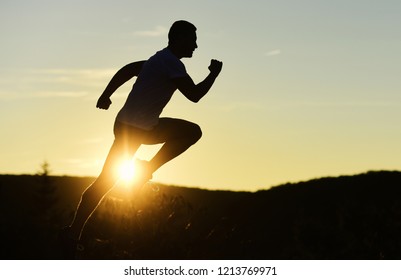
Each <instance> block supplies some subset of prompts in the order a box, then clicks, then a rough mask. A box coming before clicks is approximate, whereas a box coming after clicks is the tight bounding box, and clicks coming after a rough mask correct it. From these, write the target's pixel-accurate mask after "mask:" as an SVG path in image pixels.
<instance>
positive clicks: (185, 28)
mask: <svg viewBox="0 0 401 280" xmlns="http://www.w3.org/2000/svg"><path fill="white" fill-rule="evenodd" d="M196 39H197V37H196V27H195V25H193V24H192V23H190V22H188V21H185V20H179V21H176V22H174V23H173V25H172V26H171V27H170V31H169V32H168V46H169V48H170V49H171V50H172V51H173V52H174V53H175V54H176V55H177V56H178V57H179V58H182V57H192V53H193V52H194V50H195V49H196V48H197V47H198V45H197V44H196Z"/></svg>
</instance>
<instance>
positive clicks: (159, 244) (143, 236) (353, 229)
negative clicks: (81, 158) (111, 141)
mask: <svg viewBox="0 0 401 280" xmlns="http://www.w3.org/2000/svg"><path fill="white" fill-rule="evenodd" d="M92 180H93V178H75V177H52V176H29V175H20V176H15V175H2V176H0V245H1V247H0V258H1V259H59V258H60V252H59V249H58V246H57V232H58V230H59V229H60V228H61V227H62V226H63V225H64V224H66V223H67V222H68V221H69V220H70V219H71V218H72V213H73V209H74V208H75V206H76V204H77V203H78V200H79V196H80V193H81V191H82V190H83V189H84V188H85V187H86V186H87V185H88V184H89V183H90V182H91V181H92ZM83 242H84V244H85V247H86V249H85V251H84V252H83V253H82V254H81V256H80V258H82V259H401V172H388V171H381V172H368V173H365V174H360V175H355V176H342V177H336V178H322V179H316V180H311V181H308V182H301V183H297V184H286V185H282V186H278V187H274V188H272V189H269V190H266V191H259V192H256V193H248V192H228V191H207V190H201V189H194V188H182V187H172V186H163V185H158V190H157V189H156V190H153V189H152V188H151V187H147V188H144V189H143V190H141V191H131V192H128V191H124V190H121V189H118V188H117V189H116V190H115V191H114V192H113V193H111V194H110V195H109V196H108V197H107V198H106V199H105V200H104V201H103V203H102V204H101V206H100V208H99V211H97V212H96V214H95V215H93V217H92V218H91V219H90V221H89V222H88V225H87V227H86V229H85V232H84V234H83Z"/></svg>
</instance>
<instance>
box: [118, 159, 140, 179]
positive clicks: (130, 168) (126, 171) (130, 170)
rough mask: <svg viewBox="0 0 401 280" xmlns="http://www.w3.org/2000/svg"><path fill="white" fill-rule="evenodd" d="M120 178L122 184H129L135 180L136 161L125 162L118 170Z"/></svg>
mask: <svg viewBox="0 0 401 280" xmlns="http://www.w3.org/2000/svg"><path fill="white" fill-rule="evenodd" d="M118 174H119V178H120V180H121V181H122V182H124V183H126V184H129V183H132V182H133V181H134V180H135V176H136V167H135V161H134V160H125V161H123V162H122V163H121V164H120V166H119V168H118Z"/></svg>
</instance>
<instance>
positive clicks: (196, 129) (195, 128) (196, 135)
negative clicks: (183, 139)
mask: <svg viewBox="0 0 401 280" xmlns="http://www.w3.org/2000/svg"><path fill="white" fill-rule="evenodd" d="M201 137H202V129H201V128H200V126H199V125H197V124H195V123H194V124H192V128H191V140H192V141H193V144H195V143H196V142H198V140H199V139H200V138H201Z"/></svg>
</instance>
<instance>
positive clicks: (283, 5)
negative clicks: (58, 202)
mask: <svg viewBox="0 0 401 280" xmlns="http://www.w3.org/2000/svg"><path fill="white" fill-rule="evenodd" d="M400 14H401V2H399V1H389V0H384V1H343V0H341V1H316V0H315V1H295V0H293V1H266V0H265V1H143V2H141V1H94V0H93V1H82V0H80V1H75V0H73V1H18V0H17V1H9V0H6V1H2V3H1V4H0V32H1V34H2V38H1V47H0V49H1V52H0V61H1V64H0V99H1V103H0V104H1V105H0V110H1V114H2V118H1V120H0V127H1V128H2V131H3V132H2V137H1V139H0V153H1V155H2V156H1V158H0V172H1V173H34V172H35V171H36V170H37V169H38V168H39V164H40V163H41V162H42V161H43V160H44V159H47V160H48V161H49V162H50V164H51V167H52V170H53V171H54V173H56V174H71V175H97V174H98V172H99V171H100V169H101V166H102V163H103V160H104V158H105V156H106V154H107V152H108V149H109V146H110V145H111V142H112V137H113V135H112V125H113V121H114V117H115V115H116V113H117V112H118V110H119V109H120V107H121V106H122V104H123V102H124V100H125V97H126V96H127V94H128V92H129V90H130V87H131V85H132V82H133V81H131V83H129V84H128V85H127V86H125V87H123V88H122V89H121V90H119V91H118V92H116V93H115V96H113V98H112V100H113V105H112V107H111V108H110V110H109V111H100V110H97V109H96V108H95V103H96V99H97V98H98V96H99V95H100V94H101V93H102V91H103V89H104V87H105V86H106V85H107V83H108V81H109V80H110V78H111V77H112V75H113V74H114V73H115V71H117V70H118V69H119V68H120V67H122V66H124V65H125V64H127V63H129V62H132V61H135V60H143V59H146V58H148V57H149V56H151V55H152V54H153V53H155V52H156V51H157V50H159V49H161V48H163V47H164V46H166V42H167V39H166V37H167V31H168V28H169V27H170V25H171V24H172V23H173V22H174V21H175V20H178V19H186V20H189V21H191V22H193V23H194V24H195V25H196V26H197V27H198V45H199V49H198V50H196V51H195V54H194V57H193V58H192V59H184V60H183V62H184V64H185V65H186V66H187V70H188V72H189V73H190V74H191V76H192V77H193V79H194V80H195V81H197V82H199V81H201V80H202V79H203V78H204V77H205V76H206V75H207V72H208V70H207V66H208V65H209V62H210V59H212V58H216V59H219V60H222V61H223V62H224V68H223V71H222V73H221V76H220V77H219V79H218V80H217V82H216V84H215V86H214V88H212V90H211V92H210V93H209V95H208V96H206V97H205V98H204V99H203V100H202V101H201V102H200V103H198V104H192V103H190V102H189V101H186V100H185V98H183V97H182V96H181V94H180V93H179V92H177V93H176V95H175V97H174V98H173V99H172V101H171V103H170V104H169V105H168V107H167V108H166V110H165V112H164V113H163V115H166V116H167V115H168V116H173V117H181V118H185V119H188V120H191V121H194V122H197V123H199V124H200V125H201V127H202V129H203V133H204V135H203V138H202V139H201V141H200V142H199V143H197V145H196V146H194V147H192V148H191V149H190V150H189V151H188V152H187V153H186V154H184V155H182V157H180V158H177V159H176V160H174V162H171V163H170V164H168V165H166V166H165V167H163V169H161V170H160V171H159V172H158V173H157V174H155V177H156V180H159V181H161V182H165V183H174V184H181V185H190V186H201V187H211V188H220V189H226V188H227V189H234V190H240V189H241V190H242V189H249V190H255V189H257V188H267V187H270V186H272V185H276V184H279V183H284V182H287V181H298V180H307V179H310V178H315V177H320V176H328V175H333V176H335V175H340V174H354V173H358V172H364V171H367V170H372V169H400V167H401V149H400V147H399V143H401V130H400V129H399V120H400V119H401V110H400V109H401V96H400V92H401V81H400V78H399V77H400V74H401V66H400V65H401V19H400V16H399V15H400ZM153 152H154V149H143V151H141V152H140V154H139V155H140V156H141V157H145V158H146V157H149V156H150V155H151V153H153Z"/></svg>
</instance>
